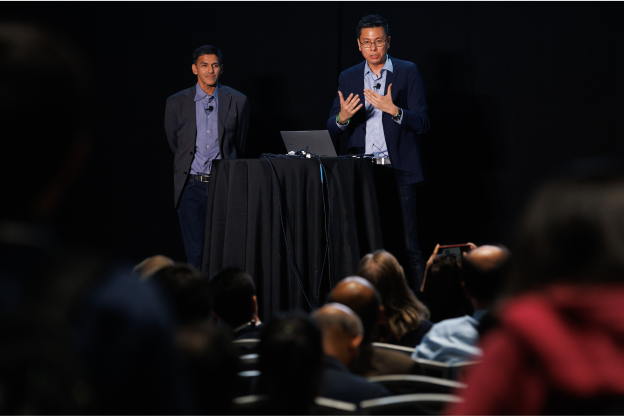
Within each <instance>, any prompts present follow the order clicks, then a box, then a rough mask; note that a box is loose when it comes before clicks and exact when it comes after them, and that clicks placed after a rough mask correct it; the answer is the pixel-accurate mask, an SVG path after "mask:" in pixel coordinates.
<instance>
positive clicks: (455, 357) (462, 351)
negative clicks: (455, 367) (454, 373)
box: [412, 309, 487, 364]
mask: <svg viewBox="0 0 624 416" xmlns="http://www.w3.org/2000/svg"><path fill="white" fill-rule="evenodd" d="M486 313H487V311H486V310H484V309H479V310H476V311H475V313H474V314H473V315H472V316H468V315H465V316H462V317H461V318H453V319H445V320H443V321H440V322H438V323H437V324H435V325H433V327H431V330H430V331H429V332H428V333H427V334H426V335H425V336H424V337H423V339H422V341H421V342H420V344H418V345H417V346H416V350H415V351H414V352H413V353H412V358H424V359H426V360H433V361H441V362H444V363H447V364H453V363H457V362H460V361H473V360H478V359H480V358H481V348H479V347H477V343H478V341H479V332H478V331H477V327H478V326H479V321H480V320H481V318H483V315H485V314H486Z"/></svg>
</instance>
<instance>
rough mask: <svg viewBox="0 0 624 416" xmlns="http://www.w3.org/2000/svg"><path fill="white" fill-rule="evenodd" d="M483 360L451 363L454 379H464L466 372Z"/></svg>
mask: <svg viewBox="0 0 624 416" xmlns="http://www.w3.org/2000/svg"><path fill="white" fill-rule="evenodd" d="M480 362H481V361H462V362H459V363H455V364H452V365H451V377H453V380H463V379H464V376H465V374H466V372H468V371H470V370H471V369H472V368H474V367H475V366H476V365H477V364H479V363H480Z"/></svg>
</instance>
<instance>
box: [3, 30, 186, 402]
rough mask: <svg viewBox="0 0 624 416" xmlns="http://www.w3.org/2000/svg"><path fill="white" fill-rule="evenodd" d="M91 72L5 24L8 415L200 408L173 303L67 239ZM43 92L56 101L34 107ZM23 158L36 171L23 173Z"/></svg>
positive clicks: (89, 128)
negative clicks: (65, 222)
mask: <svg viewBox="0 0 624 416" xmlns="http://www.w3.org/2000/svg"><path fill="white" fill-rule="evenodd" d="M42 65H43V67H44V68H45V69H42ZM84 67H85V62H84V60H82V59H81V58H80V56H79V54H78V53H77V52H76V51H75V50H74V49H73V48H72V47H70V46H69V43H68V42H66V41H65V40H63V39H60V38H59V37H57V36H55V35H53V34H51V33H48V32H45V31H43V30H41V29H38V28H37V27H34V26H30V25H25V24H18V23H2V24H0V75H1V76H0V89H1V90H2V98H1V99H0V114H2V117H3V120H4V121H5V122H4V123H3V138H4V139H5V140H3V150H2V152H0V171H1V175H0V177H1V178H2V179H1V180H2V190H3V201H4V202H5V203H3V204H0V332H2V337H3V341H2V343H0V396H1V397H2V400H0V412H1V413H12V414H15V413H29V414H34V413H39V414H42V413H43V414H53V413H70V414H72V413H73V414H75V413H106V414H116V413H142V414H145V413H171V414H173V413H189V412H193V410H194V409H193V407H192V405H191V402H190V400H189V398H188V396H187V387H188V386H187V380H186V379H185V378H184V376H183V374H182V367H181V362H180V357H179V355H178V352H177V350H176V349H175V346H174V343H173V320H172V317H171V314H170V311H169V307H168V304H167V302H166V299H164V298H163V297H162V296H161V295H160V293H159V292H158V290H156V288H155V287H154V285H152V284H145V283H143V282H140V281H138V279H136V278H135V277H133V276H132V267H131V266H130V265H127V264H125V263H123V262H120V261H118V260H115V258H114V257H112V256H109V255H107V254H105V253H102V252H100V251H98V250H94V249H90V248H88V247H85V245H84V244H83V243H82V242H81V241H67V239H63V238H61V237H59V235H61V234H62V230H63V227H62V226H60V224H61V223H60V219H59V218H60V217H59V215H58V214H59V210H60V208H61V207H63V203H64V202H66V201H65V198H66V196H67V191H68V189H69V188H70V186H71V184H72V183H73V182H74V181H75V180H76V179H77V178H78V176H79V174H80V173H81V169H82V167H83V166H84V164H85V161H86V159H87V156H88V153H89V149H90V145H91V142H92V138H93V126H94V125H93V123H92V120H93V117H92V116H93V114H92V107H91V106H88V105H85V104H84V103H85V97H89V96H90V95H92V94H91V88H90V87H91V86H90V84H89V82H88V81H87V79H86V76H85V74H87V71H86V70H85V69H84ZM42 73H45V75H43V77H44V78H45V81H44V82H43V83H42V81H41V79H42ZM42 96H46V97H53V102H54V104H53V105H46V106H44V107H45V108H37V107H38V106H37V105H36V104H33V103H34V102H36V101H37V98H36V97H42ZM33 105H34V107H33ZM39 107H41V106H39ZM33 110H34V111H35V113H36V115H34V114H35V113H33ZM17 155H27V158H28V163H27V166H26V167H25V168H24V169H19V170H18V171H17V172H15V171H14V166H15V163H14V161H13V160H12V159H14V158H15V157H16V156H17ZM84 228H85V229H87V230H88V229H89V224H84Z"/></svg>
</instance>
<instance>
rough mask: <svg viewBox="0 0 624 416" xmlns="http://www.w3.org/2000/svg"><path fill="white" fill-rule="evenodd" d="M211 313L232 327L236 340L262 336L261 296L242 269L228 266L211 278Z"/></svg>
mask: <svg viewBox="0 0 624 416" xmlns="http://www.w3.org/2000/svg"><path fill="white" fill-rule="evenodd" d="M210 302H211V305H212V313H213V314H214V316H216V317H217V318H219V319H221V320H222V321H223V322H225V324H226V325H227V326H228V327H229V328H230V329H231V330H232V332H233V334H234V335H233V336H234V339H253V338H256V339H257V338H259V337H260V336H259V335H260V331H261V330H262V327H263V326H264V325H262V323H261V322H260V319H259V318H258V298H257V297H256V287H255V285H254V282H253V279H252V278H251V276H249V275H248V274H247V273H245V272H244V271H243V270H241V269H237V268H234V267H229V268H226V269H223V270H221V271H220V272H219V273H217V274H216V275H215V276H213V278H212V279H210Z"/></svg>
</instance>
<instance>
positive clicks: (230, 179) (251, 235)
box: [202, 158, 382, 319]
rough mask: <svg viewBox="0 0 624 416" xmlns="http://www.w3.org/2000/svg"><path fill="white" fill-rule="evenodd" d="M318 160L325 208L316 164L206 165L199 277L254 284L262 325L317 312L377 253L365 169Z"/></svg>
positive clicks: (375, 217)
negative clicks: (229, 274)
mask: <svg viewBox="0 0 624 416" xmlns="http://www.w3.org/2000/svg"><path fill="white" fill-rule="evenodd" d="M321 160H322V162H323V164H324V165H325V168H326V176H327V177H326V178H325V184H328V185H329V204H328V203H327V193H326V192H327V191H326V188H325V187H324V186H323V184H322V183H321V174H320V163H319V161H318V160H317V159H271V160H270V162H269V161H268V160H266V159H264V158H260V159H239V160H216V161H215V162H214V164H213V167H212V172H211V183H210V187H209V192H208V207H207V217H206V238H205V242H204V255H203V264H202V271H204V272H205V273H207V274H208V275H209V276H213V275H214V274H215V273H217V272H218V271H219V270H221V269H222V268H223V267H228V266H233V267H239V268H241V269H244V270H246V271H247V272H248V273H249V274H250V275H251V276H252V277H253V278H254V281H255V283H256V292H257V295H258V302H259V310H260V315H261V318H263V319H267V318H268V317H269V316H270V315H271V314H273V313H275V312H278V311H290V310H295V309H300V310H303V311H310V310H311V309H312V308H316V307H317V305H322V304H323V303H324V299H325V297H326V296H327V293H329V291H330V290H331V287H333V285H334V284H335V283H336V282H337V281H339V280H340V279H342V278H344V277H346V276H349V275H352V274H353V273H354V272H355V270H356V267H357V264H358V262H359V260H360V258H361V257H362V256H363V255H364V254H366V253H369V252H371V251H373V250H376V249H379V248H381V247H382V234H381V226H380V222H379V211H378V206H377V198H376V193H375V186H374V180H373V169H372V165H371V162H370V161H367V160H363V159H353V158H346V159H343V158H322V159H321ZM271 164H272V165H273V166H274V168H275V173H276V176H277V182H278V183H279V198H278V193H277V189H276V181H275V179H274V173H273V170H272V167H271ZM280 202H281V219H280ZM329 213H331V215H329ZM328 219H329V221H330V222H329V236H330V237H329V250H328V255H327V259H326V260H325V266H324V267H323V262H324V258H325V251H326V241H327V237H326V236H327V222H326V221H327V220H328ZM282 223H283V225H284V229H285V234H286V242H287V244H288V249H287V246H286V243H285V241H284V231H283V229H282ZM293 266H294V269H295V270H296V272H297V273H296V274H295V272H294V271H293Z"/></svg>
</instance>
